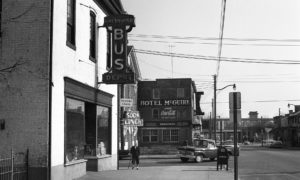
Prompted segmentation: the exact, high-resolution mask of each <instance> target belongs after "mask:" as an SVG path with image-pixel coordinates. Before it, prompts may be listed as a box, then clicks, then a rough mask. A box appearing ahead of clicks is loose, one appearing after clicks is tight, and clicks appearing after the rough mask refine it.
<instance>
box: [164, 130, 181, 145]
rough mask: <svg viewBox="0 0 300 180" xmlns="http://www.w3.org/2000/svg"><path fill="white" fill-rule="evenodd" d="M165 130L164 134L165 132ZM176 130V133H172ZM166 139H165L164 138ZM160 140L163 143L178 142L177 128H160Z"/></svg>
mask: <svg viewBox="0 0 300 180" xmlns="http://www.w3.org/2000/svg"><path fill="white" fill-rule="evenodd" d="M165 132H166V134H165ZM174 132H176V133H174ZM166 137H167V138H168V139H165V138H166ZM174 138H175V139H176V140H173V139H174ZM162 142H163V143H178V142H179V129H177V128H176V129H175V128H170V129H162Z"/></svg>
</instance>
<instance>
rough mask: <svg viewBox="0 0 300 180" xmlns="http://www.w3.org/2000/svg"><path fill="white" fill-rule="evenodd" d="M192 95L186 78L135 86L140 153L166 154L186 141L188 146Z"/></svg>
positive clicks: (192, 83)
mask: <svg viewBox="0 0 300 180" xmlns="http://www.w3.org/2000/svg"><path fill="white" fill-rule="evenodd" d="M195 92H196V88H195V84H194V82H193V81H192V80H191V79H188V78H187V79H157V80H156V81H140V82H138V110H139V111H140V114H141V118H142V119H143V120H144V126H143V127H140V128H139V135H138V136H139V143H140V146H141V147H142V150H143V152H144V153H168V152H172V151H173V150H176V148H175V147H176V146H178V145H180V144H182V143H183V142H184V141H186V140H188V141H189V143H191V141H192V136H193V124H192V122H193V119H194V110H195V104H194V102H195V100H194V98H195V95H194V94H195ZM196 122H197V121H196ZM199 123H200V122H199Z"/></svg>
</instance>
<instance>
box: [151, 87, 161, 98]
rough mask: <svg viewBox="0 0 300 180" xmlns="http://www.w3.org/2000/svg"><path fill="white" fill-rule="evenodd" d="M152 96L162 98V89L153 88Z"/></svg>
mask: <svg viewBox="0 0 300 180" xmlns="http://www.w3.org/2000/svg"><path fill="white" fill-rule="evenodd" d="M152 98H153V99H160V91H159V88H153V89H152Z"/></svg>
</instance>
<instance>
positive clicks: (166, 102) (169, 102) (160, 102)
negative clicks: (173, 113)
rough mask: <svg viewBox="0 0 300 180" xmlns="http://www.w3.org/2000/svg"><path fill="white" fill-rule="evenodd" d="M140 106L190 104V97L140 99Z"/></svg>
mask: <svg viewBox="0 0 300 180" xmlns="http://www.w3.org/2000/svg"><path fill="white" fill-rule="evenodd" d="M139 105H140V106H190V105H191V101H190V100H189V99H176V100H166V99H165V100H162V99H158V100H140V101H139Z"/></svg>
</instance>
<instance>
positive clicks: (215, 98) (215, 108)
mask: <svg viewBox="0 0 300 180" xmlns="http://www.w3.org/2000/svg"><path fill="white" fill-rule="evenodd" d="M216 77H217V76H216V75H214V112H215V113H214V126H215V128H214V130H215V132H214V134H215V141H216V142H217V130H216V129H217V128H216V122H217V93H216V92H217V91H222V90H223V89H225V88H227V87H230V86H232V87H233V90H235V89H236V85H235V84H230V85H227V86H225V87H223V88H220V89H217V83H216ZM222 128H223V127H222V121H221V120H220V146H222V141H223V135H222V134H223V132H222Z"/></svg>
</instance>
